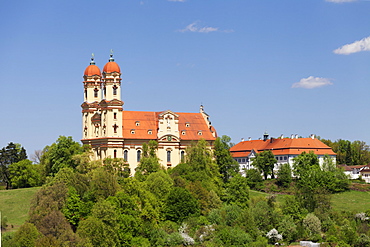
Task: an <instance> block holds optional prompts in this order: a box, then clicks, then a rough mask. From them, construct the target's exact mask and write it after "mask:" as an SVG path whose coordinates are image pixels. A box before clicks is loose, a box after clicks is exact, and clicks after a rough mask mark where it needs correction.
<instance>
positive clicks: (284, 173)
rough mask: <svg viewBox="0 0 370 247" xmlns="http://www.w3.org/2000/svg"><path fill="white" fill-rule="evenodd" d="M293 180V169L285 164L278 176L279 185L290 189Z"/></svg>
mask: <svg viewBox="0 0 370 247" xmlns="http://www.w3.org/2000/svg"><path fill="white" fill-rule="evenodd" d="M292 181H293V179H292V169H291V168H290V165H289V164H288V163H284V164H282V165H281V166H280V168H279V170H278V174H277V184H278V185H279V186H281V187H285V188H287V187H289V185H290V183H291V182H292Z"/></svg>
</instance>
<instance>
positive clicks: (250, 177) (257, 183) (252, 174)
mask: <svg viewBox="0 0 370 247" xmlns="http://www.w3.org/2000/svg"><path fill="white" fill-rule="evenodd" d="M245 177H246V178H247V184H248V186H249V187H250V188H251V189H259V188H260V187H261V185H262V182H263V178H262V176H261V173H260V172H259V171H258V170H257V169H248V170H246V171H245Z"/></svg>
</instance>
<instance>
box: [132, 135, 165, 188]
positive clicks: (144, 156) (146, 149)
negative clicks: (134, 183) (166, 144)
mask: <svg viewBox="0 0 370 247" xmlns="http://www.w3.org/2000/svg"><path fill="white" fill-rule="evenodd" d="M157 149H158V143H157V142H156V141H153V140H150V141H149V143H148V144H146V143H144V144H143V151H142V153H141V158H140V163H139V165H138V166H137V168H136V172H135V177H136V178H137V179H139V180H140V181H144V180H145V179H146V177H147V176H148V175H150V174H151V173H153V172H157V171H159V170H160V169H161V165H160V163H159V158H158V157H157V155H156V150H157Z"/></svg>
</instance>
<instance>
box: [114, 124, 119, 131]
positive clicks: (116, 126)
mask: <svg viewBox="0 0 370 247" xmlns="http://www.w3.org/2000/svg"><path fill="white" fill-rule="evenodd" d="M117 128H118V125H117V124H114V125H113V130H114V133H117Z"/></svg>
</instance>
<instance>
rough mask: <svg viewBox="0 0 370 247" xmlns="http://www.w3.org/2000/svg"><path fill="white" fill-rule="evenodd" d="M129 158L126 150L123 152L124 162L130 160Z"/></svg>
mask: <svg viewBox="0 0 370 247" xmlns="http://www.w3.org/2000/svg"><path fill="white" fill-rule="evenodd" d="M127 158H128V151H127V150H125V151H123V160H124V161H127V160H128V159H127Z"/></svg>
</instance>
